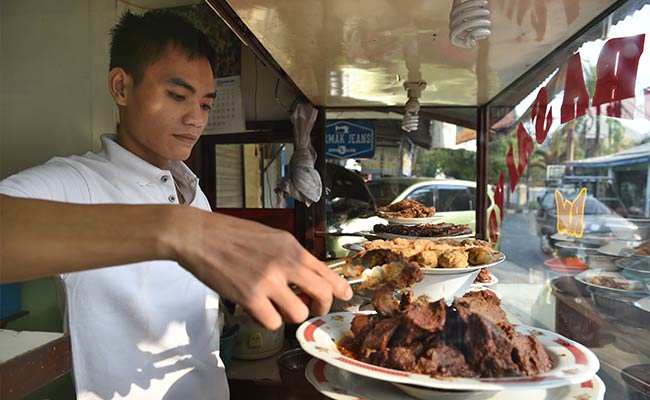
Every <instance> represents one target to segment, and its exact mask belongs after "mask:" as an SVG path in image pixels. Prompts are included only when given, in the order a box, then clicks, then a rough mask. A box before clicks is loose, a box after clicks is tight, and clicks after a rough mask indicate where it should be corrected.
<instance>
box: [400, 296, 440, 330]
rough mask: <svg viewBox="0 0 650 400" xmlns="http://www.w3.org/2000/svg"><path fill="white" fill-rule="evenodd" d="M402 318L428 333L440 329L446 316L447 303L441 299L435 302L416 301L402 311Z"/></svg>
mask: <svg viewBox="0 0 650 400" xmlns="http://www.w3.org/2000/svg"><path fill="white" fill-rule="evenodd" d="M402 315H403V316H404V319H406V320H408V321H410V322H412V323H413V325H414V326H417V327H418V328H420V329H423V330H425V331H427V332H430V333H436V332H440V331H442V327H443V326H444V325H445V319H446V317H447V305H446V304H445V301H444V300H443V299H440V300H438V301H437V302H435V303H429V302H422V301H416V302H414V303H413V304H411V305H409V306H408V307H406V309H405V310H404V312H403V313H402Z"/></svg>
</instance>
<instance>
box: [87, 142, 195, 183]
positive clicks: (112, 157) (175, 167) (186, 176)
mask: <svg viewBox="0 0 650 400" xmlns="http://www.w3.org/2000/svg"><path fill="white" fill-rule="evenodd" d="M116 137H117V135H116V134H112V133H105V134H103V135H101V141H102V151H101V153H100V154H102V155H103V156H104V157H105V158H106V159H107V160H108V161H110V162H111V163H112V164H113V165H115V166H117V167H118V169H120V170H123V171H124V172H125V174H124V176H131V177H132V178H133V180H134V181H135V182H136V183H137V184H138V185H140V186H146V185H148V184H150V183H151V182H153V181H156V180H158V179H160V178H161V176H163V175H166V174H168V173H170V172H171V174H172V176H173V177H174V179H175V180H176V181H177V182H178V183H179V184H180V185H183V186H187V187H188V188H191V190H192V191H194V190H195V189H196V186H197V185H198V178H197V177H196V175H194V173H193V172H192V170H190V169H189V167H188V166H187V165H185V163H184V162H182V161H173V160H172V161H168V162H167V165H166V166H165V169H160V168H158V167H156V166H155V165H153V164H150V163H148V162H147V161H145V160H143V159H141V158H140V157H138V156H136V155H135V154H133V153H131V152H130V151H128V150H127V149H125V148H124V147H122V146H120V145H119V144H118V143H117V142H116V141H115V138H116Z"/></svg>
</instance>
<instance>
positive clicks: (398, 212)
mask: <svg viewBox="0 0 650 400" xmlns="http://www.w3.org/2000/svg"><path fill="white" fill-rule="evenodd" d="M377 215H378V216H379V217H382V218H386V219H407V220H410V219H413V220H421V219H428V218H434V217H435V215H436V209H435V207H427V206H425V205H424V204H422V203H420V202H418V201H415V200H409V199H404V200H401V201H398V202H397V203H393V204H389V205H387V206H383V207H379V208H377Z"/></svg>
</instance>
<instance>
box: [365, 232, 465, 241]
mask: <svg viewBox="0 0 650 400" xmlns="http://www.w3.org/2000/svg"><path fill="white" fill-rule="evenodd" d="M375 235H377V236H379V237H380V238H382V239H386V240H393V239H397V238H402V239H409V240H417V239H426V240H433V241H436V240H441V239H466V238H473V237H474V234H473V233H466V234H464V235H457V236H435V237H429V236H407V235H396V234H394V233H388V232H378V233H375Z"/></svg>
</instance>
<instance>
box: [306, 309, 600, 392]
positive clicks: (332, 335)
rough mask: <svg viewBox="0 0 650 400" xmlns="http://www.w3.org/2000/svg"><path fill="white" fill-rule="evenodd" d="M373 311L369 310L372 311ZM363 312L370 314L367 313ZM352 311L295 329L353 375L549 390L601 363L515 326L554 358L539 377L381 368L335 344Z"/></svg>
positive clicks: (566, 343) (574, 346) (567, 343)
mask: <svg viewBox="0 0 650 400" xmlns="http://www.w3.org/2000/svg"><path fill="white" fill-rule="evenodd" d="M371 313H372V312H370V314H371ZM364 314H368V313H367V312H364ZM354 315H355V314H353V313H349V312H339V313H332V314H328V315H326V316H324V317H317V318H312V319H310V320H308V321H306V322H304V323H303V324H302V325H300V327H299V328H298V330H297V331H296V337H297V338H298V342H299V343H300V346H301V347H302V348H303V349H304V350H305V351H306V352H307V353H309V354H311V355H312V356H314V357H316V358H319V359H321V360H323V361H325V362H327V363H328V364H332V365H333V366H335V367H337V368H341V369H344V370H346V371H349V372H352V373H354V374H358V375H363V376H366V377H369V378H374V379H379V380H383V381H388V382H396V383H406V384H411V385H418V386H424V387H429V388H436V389H445V390H509V389H516V390H527V389H541V388H545V389H549V388H554V387H560V386H566V385H569V384H575V383H582V382H584V381H586V380H589V379H590V378H592V377H593V376H594V374H595V373H596V371H598V368H599V367H600V364H599V362H598V358H597V357H596V356H595V355H594V353H592V352H591V351H590V350H589V349H587V348H586V347H584V346H583V345H581V344H579V343H576V342H574V341H572V340H570V339H567V338H564V337H562V336H560V335H558V334H556V333H554V332H550V331H546V330H542V329H538V328H533V327H530V326H525V325H516V326H515V328H516V330H517V331H518V332H521V333H523V334H528V335H529V334H534V335H536V336H537V338H538V339H539V341H540V342H541V344H542V345H543V346H544V348H545V349H546V351H547V353H548V354H549V356H550V357H551V359H552V360H553V363H554V366H553V368H552V369H551V370H550V371H549V372H546V373H544V374H540V375H537V376H532V377H530V376H517V377H502V378H460V377H443V378H441V379H438V378H433V377H431V376H429V375H423V374H416V373H411V372H405V371H400V370H396V369H390V368H383V367H378V366H376V365H372V364H368V363H365V362H361V361H358V360H355V359H353V358H350V357H347V356H344V355H342V354H341V353H340V352H339V351H338V348H337V346H336V344H337V343H338V342H339V341H340V340H341V339H342V338H343V337H344V336H346V335H348V334H349V332H350V324H351V322H352V318H354Z"/></svg>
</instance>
